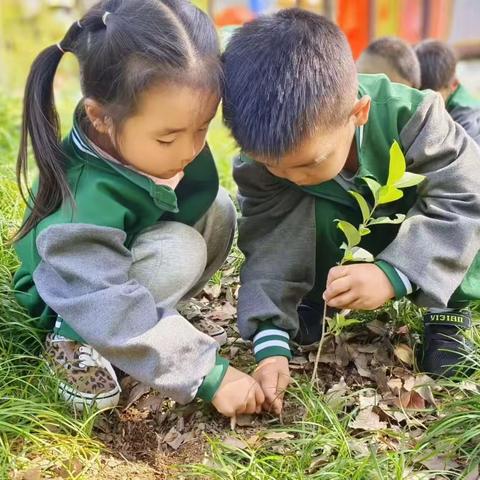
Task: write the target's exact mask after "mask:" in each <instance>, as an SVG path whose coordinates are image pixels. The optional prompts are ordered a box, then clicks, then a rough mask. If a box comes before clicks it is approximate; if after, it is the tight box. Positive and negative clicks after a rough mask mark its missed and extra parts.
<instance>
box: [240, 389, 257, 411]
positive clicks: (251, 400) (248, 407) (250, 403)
mask: <svg viewBox="0 0 480 480" xmlns="http://www.w3.org/2000/svg"><path fill="white" fill-rule="evenodd" d="M256 410H257V401H256V400H255V394H254V393H253V392H252V394H251V395H249V396H248V399H247V403H246V404H245V407H244V409H243V412H242V413H255V411H256Z"/></svg>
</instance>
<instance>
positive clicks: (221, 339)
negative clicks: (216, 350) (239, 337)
mask: <svg viewBox="0 0 480 480" xmlns="http://www.w3.org/2000/svg"><path fill="white" fill-rule="evenodd" d="M207 335H208V336H210V337H212V338H213V339H214V340H215V341H216V342H217V343H218V344H219V345H220V346H221V347H222V346H223V345H225V344H226V343H227V332H226V331H225V330H224V331H223V332H219V333H217V334H215V333H214V334H211V333H210V334H207Z"/></svg>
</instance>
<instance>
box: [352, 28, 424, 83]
mask: <svg viewBox="0 0 480 480" xmlns="http://www.w3.org/2000/svg"><path fill="white" fill-rule="evenodd" d="M357 71H358V72H359V73H384V74H385V75H386V76H387V77H388V78H389V79H390V80H391V81H392V82H397V83H403V84H404V85H408V86H409V87H413V88H420V64H419V63H418V59H417V56H416V55H415V52H414V50H413V48H412V47H411V46H410V45H409V44H408V43H407V42H404V41H403V40H402V39H401V38H397V37H383V38H379V39H377V40H374V41H373V42H372V43H370V45H369V46H368V47H367V48H366V49H365V50H364V51H363V53H362V54H361V55H360V58H359V59H358V61H357Z"/></svg>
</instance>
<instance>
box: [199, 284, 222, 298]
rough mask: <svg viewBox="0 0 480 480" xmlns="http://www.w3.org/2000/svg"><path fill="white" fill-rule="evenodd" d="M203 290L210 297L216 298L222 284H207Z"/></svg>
mask: <svg viewBox="0 0 480 480" xmlns="http://www.w3.org/2000/svg"><path fill="white" fill-rule="evenodd" d="M203 291H204V292H205V294H206V295H207V296H208V297H210V298H218V297H219V296H220V293H221V292H222V286H221V285H218V284H215V285H207V286H206V287H205V288H204V289H203Z"/></svg>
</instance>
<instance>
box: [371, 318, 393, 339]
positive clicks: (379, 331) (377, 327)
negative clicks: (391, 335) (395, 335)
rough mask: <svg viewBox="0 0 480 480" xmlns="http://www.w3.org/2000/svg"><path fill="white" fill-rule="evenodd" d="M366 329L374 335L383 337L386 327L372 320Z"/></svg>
mask: <svg viewBox="0 0 480 480" xmlns="http://www.w3.org/2000/svg"><path fill="white" fill-rule="evenodd" d="M367 328H368V329H369V330H370V331H371V332H372V333H374V334H375V335H379V336H383V335H386V334H387V331H388V330H387V326H386V325H385V324H384V323H383V322H381V321H380V320H372V321H371V322H368V323H367Z"/></svg>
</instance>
